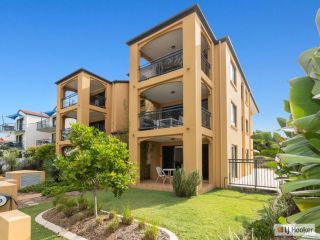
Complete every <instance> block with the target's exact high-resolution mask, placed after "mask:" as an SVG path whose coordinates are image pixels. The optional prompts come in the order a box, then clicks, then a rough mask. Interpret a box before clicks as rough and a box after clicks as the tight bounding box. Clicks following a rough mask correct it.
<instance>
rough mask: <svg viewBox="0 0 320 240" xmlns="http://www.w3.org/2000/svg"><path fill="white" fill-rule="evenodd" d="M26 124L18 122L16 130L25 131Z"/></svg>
mask: <svg viewBox="0 0 320 240" xmlns="http://www.w3.org/2000/svg"><path fill="white" fill-rule="evenodd" d="M25 129H26V128H25V125H24V124H17V125H16V126H15V131H16V132H23V131H25Z"/></svg>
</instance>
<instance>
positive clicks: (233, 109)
mask: <svg viewBox="0 0 320 240" xmlns="http://www.w3.org/2000/svg"><path fill="white" fill-rule="evenodd" d="M237 110H238V108H237V105H235V104H234V103H233V102H231V110H230V113H231V118H230V121H231V125H232V126H233V127H237V121H238V119H237Z"/></svg>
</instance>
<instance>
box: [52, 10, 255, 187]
mask: <svg viewBox="0 0 320 240" xmlns="http://www.w3.org/2000/svg"><path fill="white" fill-rule="evenodd" d="M127 44H128V46H129V48H130V59H129V60H130V71H129V78H130V79H129V82H127V81H113V82H110V81H108V80H106V79H104V78H102V77H100V76H97V75H96V74H93V73H91V72H89V71H87V70H85V69H80V70H78V71H76V72H73V73H71V74H70V75H68V76H66V77H64V78H62V79H61V80H59V81H58V82H57V83H56V84H57V87H58V96H57V114H56V126H57V128H56V137H57V145H56V150H57V153H66V152H67V151H68V149H69V148H70V146H71V145H70V141H69V140H68V133H69V128H68V121H71V120H72V121H76V122H79V123H82V124H86V125H89V126H95V127H97V128H98V129H100V130H102V131H105V132H106V133H108V134H117V133H119V132H120V133H122V132H128V140H129V152H130V159H131V160H132V161H133V162H135V163H136V164H137V166H138V168H139V171H140V177H139V179H138V184H139V183H143V182H144V181H150V180H151V181H152V180H155V179H157V171H156V167H157V166H160V167H162V168H166V169H176V168H179V167H182V168H184V169H185V170H186V171H187V172H190V171H194V170H197V171H198V172H199V173H200V174H201V176H202V177H203V181H202V183H201V185H200V186H199V190H200V191H201V192H204V191H208V190H210V189H212V188H214V187H226V185H227V184H228V177H230V176H231V177H234V176H237V174H238V173H239V169H237V165H232V164H231V165H230V166H229V164H228V159H249V158H252V157H253V143H252V140H251V138H250V136H251V134H252V124H253V123H252V116H253V115H254V114H256V113H258V111H259V110H258V107H257V104H256V102H255V100H254V97H253V95H252V92H251V90H250V87H249V84H248V82H247V80H246V78H245V75H244V73H243V70H242V68H241V65H240V63H239V60H238V58H237V56H236V53H235V50H234V48H233V46H232V43H231V41H230V39H229V37H224V38H221V39H218V38H216V37H215V35H214V33H213V32H212V30H211V28H210V26H209V24H208V22H207V21H206V19H205V17H204V15H203V13H202V11H201V10H200V8H199V6H198V5H194V6H192V7H190V8H188V9H186V10H185V11H183V12H180V13H178V14H177V15H175V16H173V17H171V18H169V19H167V20H165V21H164V22H161V23H160V24H158V25H156V26H155V27H153V28H151V29H149V30H147V31H144V32H143V33H142V34H140V35H138V36H136V37H135V38H133V39H132V40H130V41H128V42H127ZM70 119H71V120H70ZM128 129H129V131H128ZM160 189H161V188H160Z"/></svg>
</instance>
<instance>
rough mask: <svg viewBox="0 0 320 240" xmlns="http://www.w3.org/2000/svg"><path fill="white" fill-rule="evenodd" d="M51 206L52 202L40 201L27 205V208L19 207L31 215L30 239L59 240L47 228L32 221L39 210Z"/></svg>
mask: <svg viewBox="0 0 320 240" xmlns="http://www.w3.org/2000/svg"><path fill="white" fill-rule="evenodd" d="M51 207H52V203H51V202H50V203H42V204H39V205H37V206H33V207H27V208H22V209H19V210H21V211H22V212H24V213H26V214H28V215H30V216H31V217H32V223H31V225H32V226H31V227H32V236H31V239H32V240H40V239H43V240H58V239H59V240H60V239H61V238H58V237H57V236H56V235H55V234H54V233H53V232H51V231H49V230H48V229H46V228H44V227H42V226H41V225H39V224H38V223H36V222H35V221H34V218H35V217H36V216H37V215H38V214H39V213H41V212H43V211H44V210H46V209H48V208H51Z"/></svg>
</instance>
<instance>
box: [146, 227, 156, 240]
mask: <svg viewBox="0 0 320 240" xmlns="http://www.w3.org/2000/svg"><path fill="white" fill-rule="evenodd" d="M158 235H159V228H158V227H157V226H156V225H147V226H146V230H145V231H144V239H145V240H157V238H158Z"/></svg>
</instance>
